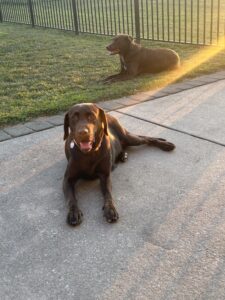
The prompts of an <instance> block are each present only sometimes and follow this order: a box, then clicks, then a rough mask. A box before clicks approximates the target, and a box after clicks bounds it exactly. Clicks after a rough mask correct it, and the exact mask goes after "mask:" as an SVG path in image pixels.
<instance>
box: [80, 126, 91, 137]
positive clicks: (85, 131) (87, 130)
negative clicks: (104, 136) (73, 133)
mask: <svg viewBox="0 0 225 300" xmlns="http://www.w3.org/2000/svg"><path fill="white" fill-rule="evenodd" d="M78 133H79V135H81V136H82V135H87V134H88V133H89V129H88V128H87V127H84V128H80V129H79V130H78Z"/></svg>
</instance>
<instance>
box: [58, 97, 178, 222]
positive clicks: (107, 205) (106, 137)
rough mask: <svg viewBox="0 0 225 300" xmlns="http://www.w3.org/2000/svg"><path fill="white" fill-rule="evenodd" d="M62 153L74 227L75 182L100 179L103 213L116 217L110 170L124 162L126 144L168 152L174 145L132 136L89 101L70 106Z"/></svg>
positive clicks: (76, 217) (77, 216) (111, 219)
mask: <svg viewBox="0 0 225 300" xmlns="http://www.w3.org/2000/svg"><path fill="white" fill-rule="evenodd" d="M64 140H66V142H65V154H66V157H67V160H68V165H67V169H66V172H65V175H64V181H63V190H64V195H65V198H66V200H67V201H68V206H69V212H68V216H67V222H68V224H69V225H72V226H76V225H79V224H80V223H81V222H82V217H83V214H82V212H81V210H80V209H79V207H78V203H77V198H76V187H75V184H76V182H77V181H78V180H79V179H81V178H83V179H96V178H98V179H100V183H101V189H102V193H103V196H104V206H103V212H104V217H105V218H106V220H107V222H109V223H112V222H116V221H117V220H118V218H119V215H118V213H117V210H116V208H115V204H114V201H113V197H112V193H111V178H110V173H111V170H113V168H114V167H115V165H116V163H117V162H119V161H122V162H124V161H126V159H127V153H126V152H125V149H126V148H127V147H128V146H139V145H144V144H146V145H148V146H154V147H158V148H160V149H161V150H164V151H171V150H173V149H174V148H175V145H174V144H172V143H170V142H168V141H166V140H164V139H161V138H151V137H147V136H140V135H134V134H132V133H129V132H128V131H127V130H126V129H125V128H123V127H122V126H121V125H120V123H119V122H118V120H117V119H116V118H114V117H113V116H111V115H109V114H106V113H105V112H104V111H103V110H102V109H101V108H99V107H98V106H97V105H95V104H92V103H84V104H77V105H74V106H73V107H72V108H71V109H70V110H69V111H68V112H67V113H66V115H65V119H64Z"/></svg>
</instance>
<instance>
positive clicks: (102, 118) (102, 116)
mask: <svg viewBox="0 0 225 300" xmlns="http://www.w3.org/2000/svg"><path fill="white" fill-rule="evenodd" d="M96 106H97V105H96ZM97 107H98V106H97ZM98 109H99V117H100V121H101V122H102V127H103V128H104V132H105V134H106V135H108V123H107V120H106V115H105V112H104V110H103V109H102V108H100V107H98Z"/></svg>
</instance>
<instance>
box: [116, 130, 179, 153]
mask: <svg viewBox="0 0 225 300" xmlns="http://www.w3.org/2000/svg"><path fill="white" fill-rule="evenodd" d="M122 141H123V143H124V144H125V146H140V145H145V144H146V145H149V146H153V147H157V148H160V149H161V150H163V151H172V150H173V149H174V148H175V145H174V144H172V143H170V142H168V141H167V140H165V139H161V138H152V137H148V136H142V135H135V134H132V133H129V132H126V134H125V135H124V136H123V138H122Z"/></svg>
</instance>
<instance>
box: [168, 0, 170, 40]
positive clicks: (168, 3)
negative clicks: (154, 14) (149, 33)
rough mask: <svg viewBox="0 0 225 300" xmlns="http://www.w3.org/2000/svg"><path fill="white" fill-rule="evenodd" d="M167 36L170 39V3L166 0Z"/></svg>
mask: <svg viewBox="0 0 225 300" xmlns="http://www.w3.org/2000/svg"><path fill="white" fill-rule="evenodd" d="M167 38H168V41H169V40H170V4H169V0H167Z"/></svg>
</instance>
